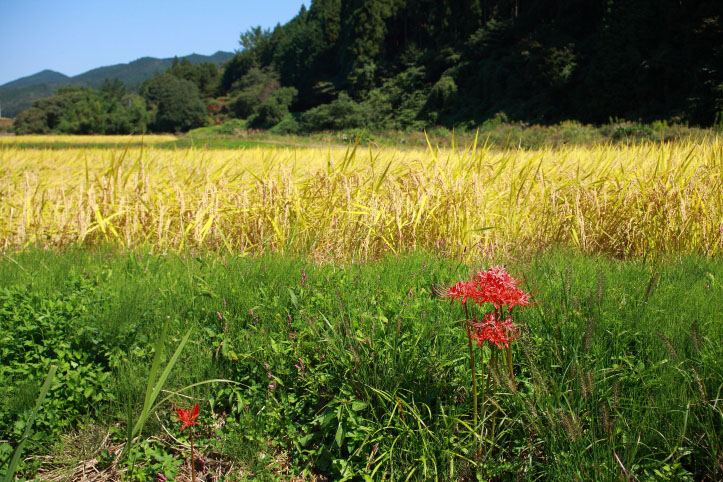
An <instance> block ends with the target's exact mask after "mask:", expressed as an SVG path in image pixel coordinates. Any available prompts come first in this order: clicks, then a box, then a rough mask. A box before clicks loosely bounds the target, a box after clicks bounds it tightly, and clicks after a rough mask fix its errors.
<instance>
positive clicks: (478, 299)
mask: <svg viewBox="0 0 723 482" xmlns="http://www.w3.org/2000/svg"><path fill="white" fill-rule="evenodd" d="M446 296H447V297H448V298H457V299H458V300H459V301H460V302H461V303H462V304H463V305H464V304H465V303H467V300H469V299H471V300H472V301H473V302H474V303H476V304H478V305H483V304H485V303H492V304H493V305H494V307H495V309H499V308H500V307H502V306H507V307H508V308H512V307H513V306H527V305H529V304H530V299H529V295H527V293H525V292H524V291H522V290H521V289H520V287H519V282H518V281H517V280H516V279H515V278H513V277H512V276H510V275H509V273H507V271H505V268H503V267H500V266H493V267H491V268H490V269H488V270H487V271H480V272H478V273H477V274H475V275H474V276H473V277H472V279H471V280H469V281H460V282H458V283H457V284H455V285H454V286H452V287H451V288H449V290H448V293H447V295H446Z"/></svg>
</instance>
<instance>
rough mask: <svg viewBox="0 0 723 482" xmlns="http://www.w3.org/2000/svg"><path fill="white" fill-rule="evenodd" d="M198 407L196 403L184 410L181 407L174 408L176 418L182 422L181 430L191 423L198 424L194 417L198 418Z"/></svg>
mask: <svg viewBox="0 0 723 482" xmlns="http://www.w3.org/2000/svg"><path fill="white" fill-rule="evenodd" d="M198 408H199V407H198V404H196V405H194V406H193V408H189V409H188V410H184V409H182V408H177V409H176V416H177V417H178V420H180V421H181V422H183V427H181V430H183V429H184V428H186V427H190V426H191V425H200V424H199V423H198V422H196V418H198Z"/></svg>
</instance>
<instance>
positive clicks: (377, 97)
mask: <svg viewBox="0 0 723 482" xmlns="http://www.w3.org/2000/svg"><path fill="white" fill-rule="evenodd" d="M722 20H723V3H721V2H720V0H699V1H692V0H675V1H674V0H630V1H627V2H620V1H615V0H574V1H573V0H534V1H533V0H311V2H310V5H309V8H308V9H307V8H306V7H304V6H302V8H301V10H300V11H299V14H298V15H297V16H296V17H294V18H293V19H292V20H291V21H289V22H287V23H286V24H284V25H277V26H276V27H275V28H274V29H262V28H261V27H255V28H252V29H251V30H249V31H247V32H244V33H242V34H241V37H240V41H239V44H240V50H239V51H238V52H237V53H236V54H235V56H234V57H233V58H232V59H231V60H229V61H228V62H227V63H226V64H225V65H224V66H223V67H222V68H221V70H220V71H219V69H218V68H217V67H216V66H215V65H214V64H202V65H191V64H190V63H189V62H188V61H187V60H185V61H181V62H178V61H176V62H174V64H173V66H172V67H171V68H170V69H169V70H168V72H167V73H165V74H159V75H157V76H156V77H154V78H153V79H151V80H150V81H148V82H146V84H145V85H144V86H143V87H142V89H141V93H142V95H143V97H144V98H145V100H146V102H147V107H148V127H149V128H150V129H151V130H156V131H176V130H187V129H189V128H192V127H195V126H199V125H203V124H205V123H219V122H222V121H224V120H226V119H228V118H231V117H235V118H239V119H244V120H246V125H247V126H249V127H255V128H275V129H276V131H279V132H297V131H312V130H320V129H345V128H356V127H365V128H372V129H387V128H394V129H398V128H401V129H409V128H413V129H420V128H424V127H428V126H433V125H443V126H447V127H452V126H463V127H473V126H476V125H479V124H481V123H483V122H485V121H486V120H488V119H490V118H493V117H496V118H506V119H511V120H517V121H526V122H529V123H542V124H544V123H557V122H559V121H562V120H567V119H574V120H578V121H582V122H585V123H606V122H608V121H609V120H611V119H628V120H635V121H637V120H643V121H653V120H659V119H664V120H673V121H680V122H688V123H691V124H694V125H702V126H709V125H711V124H713V123H716V122H717V123H719V124H720V123H723V27H722V25H721V24H722ZM108 89H111V90H112V86H108V88H107V89H106V90H108ZM98 96H99V97H98ZM96 97H97V98H98V99H103V100H102V101H98V100H97V99H96ZM71 98H72V99H73V100H72V101H70V100H69V99H71ZM128 98H130V99H131V100H130V101H128V100H127V99H128ZM93 99H96V100H93ZM112 99H116V100H112ZM139 102H140V100H139V99H138V98H134V97H133V96H129V95H128V94H126V93H125V92H118V93H111V92H110V91H107V92H104V91H103V89H101V91H100V92H99V93H91V91H88V90H78V89H75V90H73V91H72V92H71V91H65V92H63V93H59V94H58V96H55V97H53V98H51V99H45V100H42V101H39V102H37V103H36V105H35V106H34V107H33V108H32V109H30V110H28V111H27V112H25V113H24V114H23V115H22V116H21V117H20V118H19V119H18V125H19V126H20V129H21V130H23V129H25V130H32V129H36V130H38V131H41V132H45V131H49V130H62V131H68V132H70V131H72V132H83V131H89V130H90V131H93V132H121V131H126V130H129V129H130V130H133V129H136V128H137V127H130V125H131V124H132V123H133V122H136V123H137V124H133V125H134V126H138V125H141V124H143V123H144V122H145V117H144V116H139V114H138V108H139V105H140V104H139ZM71 104H72V105H71ZM131 107H133V109H135V110H133V109H131ZM129 109H130V110H131V111H132V112H128V113H125V114H122V115H121V112H126V111H128V110H129ZM141 110H142V109H141ZM61 111H62V113H61ZM124 116H125V117H124ZM110 118H113V119H117V118H122V119H126V120H123V121H122V122H117V123H114V122H115V121H113V122H110V121H109V119H110ZM129 123H130V124H129ZM31 126H35V127H31Z"/></svg>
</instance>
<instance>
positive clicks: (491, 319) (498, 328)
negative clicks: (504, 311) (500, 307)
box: [468, 313, 517, 348]
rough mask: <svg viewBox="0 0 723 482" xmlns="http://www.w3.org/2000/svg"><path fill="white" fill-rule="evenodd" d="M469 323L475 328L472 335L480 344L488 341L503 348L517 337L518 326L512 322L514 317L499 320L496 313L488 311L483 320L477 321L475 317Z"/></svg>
mask: <svg viewBox="0 0 723 482" xmlns="http://www.w3.org/2000/svg"><path fill="white" fill-rule="evenodd" d="M468 325H469V326H470V328H472V329H473V330H474V331H472V333H471V336H472V339H473V340H475V341H476V342H477V345H478V346H481V345H482V343H484V342H485V341H486V342H489V343H490V344H492V343H494V344H495V345H497V347H498V348H502V346H505V347H506V346H509V343H510V342H511V341H514V340H515V338H517V326H516V325H514V324H513V323H512V319H511V318H507V319H506V320H498V319H497V315H496V314H495V313H487V314H486V315H485V317H484V320H483V321H477V318H476V317H475V319H474V321H471V322H468Z"/></svg>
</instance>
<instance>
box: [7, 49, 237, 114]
mask: <svg viewBox="0 0 723 482" xmlns="http://www.w3.org/2000/svg"><path fill="white" fill-rule="evenodd" d="M233 55H234V54H233V53H232V52H224V51H221V50H219V51H218V52H216V53H214V54H212V55H199V54H191V55H186V56H184V57H178V59H179V60H182V59H188V61H189V62H191V63H192V64H200V63H205V62H214V63H216V64H222V63H223V62H225V61H227V60H228V59H230V58H231V57H233ZM171 65H173V58H167V59H157V58H154V57H142V58H140V59H137V60H134V61H132V62H128V63H127V64H115V65H109V66H105V67H98V68H96V69H92V70H89V71H87V72H84V73H82V74H79V75H76V76H74V77H69V76H67V75H64V74H61V73H60V72H55V71H53V70H43V71H41V72H38V73H37V74H33V75H29V76H27V77H22V78H20V79H16V80H13V81H11V82H8V83H6V84H3V85H0V106H2V115H3V116H4V117H15V116H16V115H18V114H19V113H20V112H22V111H23V110H25V109H27V108H28V107H30V106H31V105H32V103H33V101H35V100H37V99H40V98H43V97H48V96H50V95H52V94H53V93H54V92H55V91H56V90H58V89H59V88H61V87H93V88H97V87H100V86H101V85H102V84H103V82H104V81H105V79H111V80H112V79H116V78H117V79H119V80H120V81H122V82H123V83H124V84H126V86H128V87H129V88H131V89H134V88H136V87H137V86H138V85H139V84H140V83H142V82H143V81H144V80H146V79H149V78H151V77H153V75H154V74H156V73H158V72H163V71H165V70H166V69H168V68H169V67H170V66H171Z"/></svg>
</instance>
